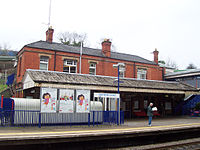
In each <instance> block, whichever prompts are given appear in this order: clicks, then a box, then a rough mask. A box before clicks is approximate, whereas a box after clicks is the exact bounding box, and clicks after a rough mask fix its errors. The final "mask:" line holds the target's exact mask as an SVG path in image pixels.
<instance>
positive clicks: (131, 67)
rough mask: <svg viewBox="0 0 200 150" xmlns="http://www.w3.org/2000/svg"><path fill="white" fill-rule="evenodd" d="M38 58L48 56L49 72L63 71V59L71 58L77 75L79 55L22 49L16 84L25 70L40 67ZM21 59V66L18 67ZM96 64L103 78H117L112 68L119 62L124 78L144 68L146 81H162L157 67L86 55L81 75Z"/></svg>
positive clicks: (160, 72)
mask: <svg viewBox="0 0 200 150" xmlns="http://www.w3.org/2000/svg"><path fill="white" fill-rule="evenodd" d="M55 54H56V64H55V66H54V59H55ZM40 56H48V57H49V64H48V65H49V66H48V70H49V71H54V67H55V71H60V72H62V71H63V63H64V59H65V58H68V59H69V58H71V59H76V60H77V73H79V57H80V56H79V54H73V53H66V52H58V51H57V52H55V51H50V50H44V49H34V48H28V47H24V48H23V49H22V50H21V51H20V52H19V53H18V59H19V60H18V62H19V63H18V69H17V82H20V81H21V80H22V78H23V75H24V73H25V71H26V69H39V66H40ZM20 58H21V65H20ZM90 62H96V64H97V66H96V74H97V75H104V76H117V69H116V68H113V64H117V63H119V62H121V63H125V65H126V71H125V77H127V78H134V77H135V78H137V69H138V68H144V69H146V70H147V79H148V80H162V76H163V75H162V68H161V67H159V66H158V65H151V64H142V63H134V62H128V61H120V60H114V59H111V58H108V57H105V58H101V57H94V56H88V55H82V66H81V70H82V71H81V73H82V74H89V63H90Z"/></svg>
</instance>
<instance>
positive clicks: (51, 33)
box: [46, 26, 54, 43]
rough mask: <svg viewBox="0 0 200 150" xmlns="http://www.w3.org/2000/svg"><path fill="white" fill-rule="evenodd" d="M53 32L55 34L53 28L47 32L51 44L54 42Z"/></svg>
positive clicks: (47, 39) (47, 38)
mask: <svg viewBox="0 0 200 150" xmlns="http://www.w3.org/2000/svg"><path fill="white" fill-rule="evenodd" d="M53 32H54V29H52V27H51V26H50V27H49V28H48V30H47V31H46V41H47V42H49V43H52V41H53Z"/></svg>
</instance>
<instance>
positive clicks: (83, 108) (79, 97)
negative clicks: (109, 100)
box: [76, 90, 90, 113]
mask: <svg viewBox="0 0 200 150" xmlns="http://www.w3.org/2000/svg"><path fill="white" fill-rule="evenodd" d="M76 112H78V113H89V112H90V90H76Z"/></svg>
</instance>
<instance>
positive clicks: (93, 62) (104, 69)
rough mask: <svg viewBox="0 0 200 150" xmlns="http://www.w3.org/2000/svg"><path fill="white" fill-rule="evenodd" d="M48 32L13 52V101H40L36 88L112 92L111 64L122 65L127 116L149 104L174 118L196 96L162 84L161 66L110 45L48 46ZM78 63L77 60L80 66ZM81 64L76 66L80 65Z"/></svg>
mask: <svg viewBox="0 0 200 150" xmlns="http://www.w3.org/2000/svg"><path fill="white" fill-rule="evenodd" d="M53 32H54V30H53V29H52V28H49V29H48V30H47V31H46V41H37V42H34V43H30V44H27V45H25V46H24V47H23V48H22V49H21V50H20V51H19V52H18V55H17V57H18V67H17V88H16V97H24V98H29V97H30V98H40V88H41V87H51V88H62V89H86V90H90V91H91V100H94V98H93V94H94V93H95V92H98V93H117V90H118V84H117V82H116V81H117V76H118V70H117V68H114V67H113V65H114V64H118V63H124V64H125V71H121V72H120V73H119V75H120V88H119V89H120V98H121V100H120V108H121V110H123V111H124V112H125V117H126V118H132V117H135V114H137V113H138V112H143V111H144V110H145V109H146V108H147V105H148V104H149V102H153V103H154V104H155V106H157V107H158V110H159V113H160V114H161V115H171V114H174V111H175V108H176V106H177V104H178V103H180V101H181V100H183V99H184V97H185V95H188V93H194V92H197V90H196V89H195V88H193V87H191V86H188V85H185V84H182V83H179V82H166V81H163V80H164V74H165V68H164V67H160V66H159V65H158V51H157V50H155V51H154V52H153V54H154V61H149V60H147V59H144V58H142V57H139V56H136V55H130V54H124V53H118V52H112V51H111V42H110V41H109V40H108V39H106V40H104V41H103V42H102V49H93V48H87V47H83V48H82V53H80V49H81V48H80V47H74V46H68V45H64V44H61V43H55V42H53ZM80 61H81V62H80ZM80 64H81V66H80Z"/></svg>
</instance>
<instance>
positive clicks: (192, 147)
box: [109, 138, 200, 150]
mask: <svg viewBox="0 0 200 150" xmlns="http://www.w3.org/2000/svg"><path fill="white" fill-rule="evenodd" d="M119 149H120V150H200V138H192V139H187V140H179V141H173V142H166V143H159V144H150V145H145V146H132V147H126V148H117V149H109V150H119Z"/></svg>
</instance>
